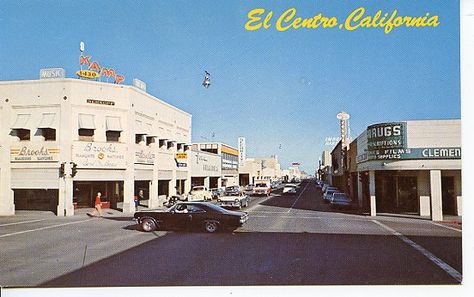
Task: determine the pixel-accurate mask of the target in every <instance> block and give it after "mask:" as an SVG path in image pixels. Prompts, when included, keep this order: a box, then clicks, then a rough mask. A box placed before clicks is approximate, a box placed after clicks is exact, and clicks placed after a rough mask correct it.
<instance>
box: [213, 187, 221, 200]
mask: <svg viewBox="0 0 474 297" xmlns="http://www.w3.org/2000/svg"><path fill="white" fill-rule="evenodd" d="M210 191H211V193H212V199H218V198H219V197H220V196H222V195H224V189H222V188H212V189H210Z"/></svg>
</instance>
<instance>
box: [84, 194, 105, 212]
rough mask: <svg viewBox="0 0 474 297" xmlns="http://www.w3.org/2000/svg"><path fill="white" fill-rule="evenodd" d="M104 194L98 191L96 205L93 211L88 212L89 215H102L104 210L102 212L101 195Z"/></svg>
mask: <svg viewBox="0 0 474 297" xmlns="http://www.w3.org/2000/svg"><path fill="white" fill-rule="evenodd" d="M101 196H102V193H101V192H97V196H95V207H94V210H93V211H92V213H87V215H89V216H92V217H97V216H99V217H101V216H102V214H103V212H102V201H101V200H100V197H101Z"/></svg>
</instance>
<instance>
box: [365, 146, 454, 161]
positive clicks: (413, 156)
mask: <svg viewBox="0 0 474 297" xmlns="http://www.w3.org/2000/svg"><path fill="white" fill-rule="evenodd" d="M433 159H437V160H439V159H448V160H449V159H461V148H460V147H444V148H402V149H383V150H373V151H369V152H368V153H365V154H361V155H359V156H357V160H356V162H357V163H362V162H365V161H370V160H433Z"/></svg>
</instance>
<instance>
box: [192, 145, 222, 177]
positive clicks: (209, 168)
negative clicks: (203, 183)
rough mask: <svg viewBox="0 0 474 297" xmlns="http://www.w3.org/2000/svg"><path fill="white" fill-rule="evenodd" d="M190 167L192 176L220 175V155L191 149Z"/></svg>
mask: <svg viewBox="0 0 474 297" xmlns="http://www.w3.org/2000/svg"><path fill="white" fill-rule="evenodd" d="M189 158H190V160H189V162H190V165H189V166H190V167H191V173H192V176H220V175H221V171H222V166H221V157H220V156H219V155H217V154H211V153H204V152H198V151H191V153H190V157H189Z"/></svg>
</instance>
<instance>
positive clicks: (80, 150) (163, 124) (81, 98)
mask: <svg viewBox="0 0 474 297" xmlns="http://www.w3.org/2000/svg"><path fill="white" fill-rule="evenodd" d="M0 100H1V107H0V113H1V116H0V133H1V136H0V139H1V142H0V152H1V156H0V158H1V159H0V160H1V171H0V178H1V183H0V185H1V187H2V188H1V190H0V214H4V215H12V214H14V212H15V210H19V209H42V210H52V211H54V212H55V213H56V214H57V215H58V216H62V215H73V214H74V209H76V208H80V207H92V206H93V200H94V197H95V195H96V193H97V192H101V193H102V194H103V195H102V197H103V199H102V201H103V205H104V206H105V207H113V208H118V209H121V210H122V211H123V212H131V211H133V210H134V203H133V199H134V196H136V195H138V194H139V193H140V198H141V199H142V200H143V201H141V202H142V203H143V205H144V206H148V207H158V206H159V205H161V203H162V202H163V201H164V199H165V198H166V197H167V196H169V195H173V194H175V193H176V192H177V191H186V190H189V188H190V186H191V175H190V170H189V167H188V166H187V160H178V154H179V153H184V152H187V151H188V150H189V149H190V143H191V115H190V114H188V113H186V112H184V111H182V110H180V109H178V108H176V107H174V106H171V105H170V104H168V103H166V102H163V101H161V100H160V99H158V98H156V97H154V96H152V95H150V94H148V93H146V92H144V91H143V90H141V89H138V88H136V87H134V86H126V85H118V84H111V83H101V82H96V81H88V80H79V79H68V78H60V79H44V80H31V81H9V82H0ZM160 200H163V201H160Z"/></svg>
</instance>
